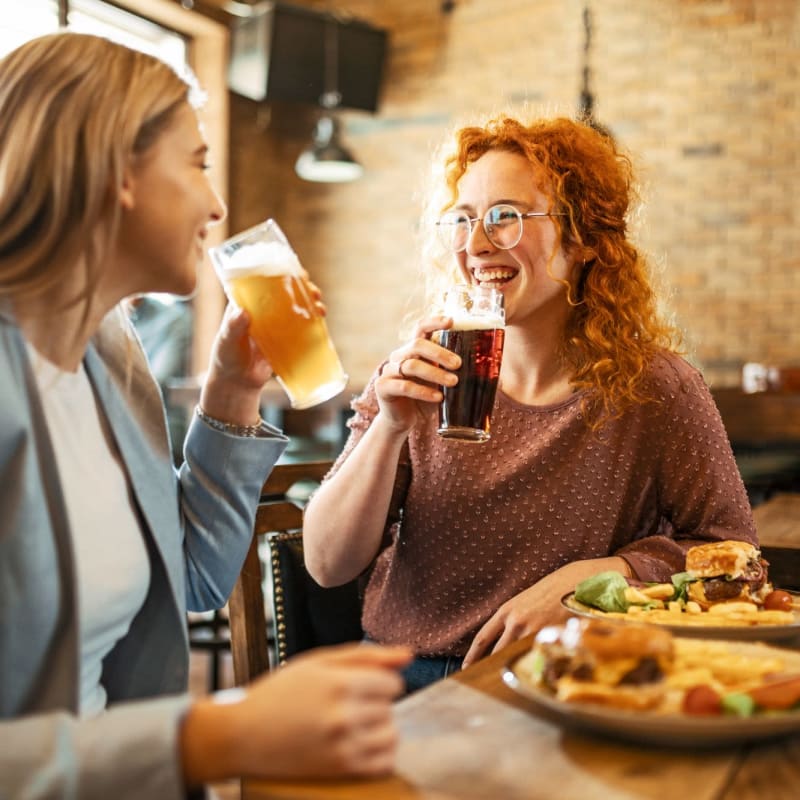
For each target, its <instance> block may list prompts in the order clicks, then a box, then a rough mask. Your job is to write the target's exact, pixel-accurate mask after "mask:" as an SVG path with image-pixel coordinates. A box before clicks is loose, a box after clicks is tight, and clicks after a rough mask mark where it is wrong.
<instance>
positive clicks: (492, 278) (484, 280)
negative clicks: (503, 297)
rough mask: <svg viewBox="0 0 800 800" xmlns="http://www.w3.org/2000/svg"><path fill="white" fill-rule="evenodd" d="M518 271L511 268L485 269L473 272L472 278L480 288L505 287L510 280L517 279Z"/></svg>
mask: <svg viewBox="0 0 800 800" xmlns="http://www.w3.org/2000/svg"><path fill="white" fill-rule="evenodd" d="M516 275H517V270H515V269H512V268H511V267H485V268H480V267H479V268H477V269H473V270H472V277H473V278H474V279H475V282H476V283H477V284H478V285H479V286H491V287H493V288H497V287H498V286H505V284H507V283H508V282H509V281H510V280H512V279H513V278H515V277H516Z"/></svg>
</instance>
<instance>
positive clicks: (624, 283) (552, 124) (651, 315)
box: [421, 114, 680, 428]
mask: <svg viewBox="0 0 800 800" xmlns="http://www.w3.org/2000/svg"><path fill="white" fill-rule="evenodd" d="M490 150H501V151H506V152H511V153H517V154H520V155H522V156H524V157H525V158H527V159H528V161H529V162H530V163H531V164H532V165H533V166H534V167H535V168H536V171H537V174H538V175H539V176H541V178H540V180H541V184H540V185H539V187H538V188H539V189H540V190H541V191H543V192H545V193H546V194H547V195H548V197H549V201H550V207H551V208H553V209H556V210H557V211H559V212H561V213H564V214H565V216H563V217H554V218H553V223H554V225H555V227H556V232H557V243H556V248H555V250H554V252H553V254H552V255H551V258H552V257H555V254H556V251H557V250H558V249H559V248H570V247H578V248H580V251H581V252H582V253H584V254H586V259H585V261H584V262H583V264H582V266H581V265H579V266H578V268H577V269H576V270H575V271H574V277H573V278H572V279H570V280H569V281H564V284H565V289H566V292H567V300H568V302H569V303H570V305H571V306H572V314H571V315H570V319H569V322H568V324H567V326H566V330H565V336H564V340H563V342H562V347H561V351H562V358H563V360H564V363H565V364H566V365H567V366H568V367H569V369H570V372H571V375H572V385H573V386H574V387H575V388H577V389H584V390H587V391H586V400H585V402H584V407H585V410H586V412H587V414H588V415H589V418H590V425H591V426H592V427H593V428H599V427H600V425H601V423H602V421H603V420H607V419H609V418H613V417H617V416H619V415H620V413H621V412H622V411H623V410H624V409H625V408H626V407H627V406H629V405H631V404H635V403H641V402H646V401H647V400H650V399H652V398H650V397H649V396H648V393H647V390H646V386H645V378H646V368H647V366H648V364H649V363H650V362H651V361H652V359H653V357H654V356H655V355H656V354H657V353H659V352H663V351H664V350H669V351H673V352H676V347H677V345H678V342H679V340H680V335H679V333H678V331H677V330H676V329H675V328H673V327H672V326H671V325H670V324H669V323H668V322H667V321H665V320H663V319H662V318H661V316H660V314H659V311H658V303H657V299H656V295H655V292H654V290H653V287H652V285H651V282H650V278H649V270H648V265H647V260H646V258H645V257H644V255H643V254H642V253H641V252H640V251H639V250H638V249H637V248H636V247H635V246H634V244H633V243H632V242H631V241H630V240H629V238H628V235H627V218H628V215H629V213H630V210H631V207H632V205H633V202H634V200H636V199H637V196H636V188H635V183H634V175H633V167H632V164H631V161H630V159H629V157H628V156H627V155H626V154H625V153H623V152H622V151H621V149H620V148H619V146H618V145H617V143H616V142H615V141H614V139H613V138H612V137H611V136H610V135H609V134H608V133H607V132H605V131H602V130H599V129H597V128H596V127H594V126H592V125H590V124H589V123H587V122H583V121H579V120H573V119H569V118H566V117H557V118H554V119H536V120H533V121H531V122H521V121H519V120H518V119H516V118H514V117H511V116H508V115H506V114H500V115H498V116H495V117H493V118H490V119H488V120H486V121H484V122H482V123H479V124H474V125H467V126H464V127H461V128H459V129H458V130H456V132H455V135H454V136H453V137H452V138H451V140H450V142H449V143H448V144H447V145H446V146H445V148H443V149H442V150H440V152H439V153H438V154H437V158H438V162H439V163H438V165H437V167H436V168H435V179H436V189H435V191H434V192H433V193H432V194H431V195H430V200H429V203H428V205H427V208H426V209H425V221H424V223H423V225H422V226H421V227H422V228H423V229H426V230H427V231H431V230H432V229H433V228H434V225H433V221H434V220H435V219H437V218H438V217H439V216H440V215H441V213H442V211H444V210H445V209H447V208H449V207H450V206H452V204H453V203H454V202H455V200H456V198H457V194H458V182H459V180H460V179H461V177H462V176H463V175H464V173H465V172H466V171H467V169H468V168H469V166H470V165H471V164H473V163H474V162H475V161H477V160H478V159H479V158H480V157H481V156H482V155H484V154H485V153H487V152H489V151H490ZM423 252H424V255H425V261H424V263H425V269H426V287H427V294H428V300H429V301H431V300H433V299H434V296H435V295H436V294H438V293H439V292H440V291H441V288H442V286H443V285H444V284H446V283H448V282H449V281H452V280H453V278H454V277H455V275H456V274H457V272H456V269H457V268H456V265H455V261H454V259H453V257H452V255H451V254H448V253H446V252H444V250H443V249H442V248H441V247H440V246H439V245H437V244H436V243H435V241H434V239H433V237H430V236H429V237H428V239H427V240H426V244H425V249H424V251H423Z"/></svg>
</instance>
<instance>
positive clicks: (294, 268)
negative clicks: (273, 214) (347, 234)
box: [209, 219, 347, 408]
mask: <svg viewBox="0 0 800 800" xmlns="http://www.w3.org/2000/svg"><path fill="white" fill-rule="evenodd" d="M209 253H210V255H211V261H212V262H213V264H214V268H215V269H216V271H217V275H218V276H219V279H220V280H221V282H222V285H223V287H224V288H225V293H226V294H227V295H228V298H229V299H230V300H231V301H232V302H234V303H235V304H236V305H237V306H239V307H240V308H243V309H245V310H246V311H247V312H248V313H249V314H250V335H251V336H252V337H253V339H254V340H255V341H256V343H257V344H258V346H259V348H261V351H262V353H263V354H264V357H265V358H266V359H267V360H268V361H269V362H270V364H271V365H272V369H273V370H274V372H275V377H276V378H277V379H278V382H279V383H280V384H281V386H282V387H283V388H284V390H285V392H286V394H287V395H288V397H289V402H290V403H291V405H292V408H309V407H311V406H314V405H317V404H318V403H322V402H323V401H325V400H328V399H329V398H331V397H333V396H334V395H337V394H339V392H341V391H342V389H344V387H345V385H346V384H347V375H345V373H344V370H343V369H342V364H341V362H340V361H339V356H338V355H337V354H336V350H335V348H334V346H333V342H332V341H331V338H330V336H329V335H328V326H327V325H326V324H325V318H324V317H322V316H320V314H319V312H318V311H317V310H316V307H315V305H314V300H313V298H312V297H311V296H310V294H309V292H308V287H307V285H306V282H305V280H304V279H303V276H302V272H301V267H300V261H299V260H298V258H297V256H296V255H295V253H294V250H292V248H291V246H290V245H289V242H288V240H287V239H286V236H284V234H283V231H282V230H281V229H280V228H279V227H278V224H277V223H276V222H275V220H272V219H270V220H267V221H266V222H262V223H261V224H259V225H256V226H255V227H253V228H249V229H248V230H246V231H244V232H243V233H240V234H238V235H237V236H234V237H232V238H231V239H228V240H227V241H225V242H223V243H222V244H221V245H219V246H218V247H213V248H211V249H210V250H209Z"/></svg>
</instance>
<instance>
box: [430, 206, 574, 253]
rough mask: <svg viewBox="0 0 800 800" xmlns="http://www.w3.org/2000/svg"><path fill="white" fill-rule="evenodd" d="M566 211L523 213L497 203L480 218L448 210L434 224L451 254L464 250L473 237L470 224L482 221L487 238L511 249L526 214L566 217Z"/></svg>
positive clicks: (517, 241) (499, 246) (501, 248)
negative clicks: (564, 212)
mask: <svg viewBox="0 0 800 800" xmlns="http://www.w3.org/2000/svg"><path fill="white" fill-rule="evenodd" d="M565 216H566V214H558V213H555V212H553V213H551V212H549V211H528V212H527V213H525V214H523V213H521V212H520V211H517V209H516V208H514V206H510V205H507V204H505V203H500V204H499V205H496V206H492V207H491V208H490V209H489V210H488V211H487V212H486V213H485V214H484V215H483V219H481V218H480V217H470V216H469V214H466V213H465V212H463V211H448V212H447V213H446V214H444V215H443V216H442V218H441V219H440V220H439V221H438V222H437V223H436V232H437V234H438V236H439V241H440V242H441V243H442V245H443V246H444V247H446V248H447V249H448V250H450V251H451V252H453V253H460V252H461V251H462V250H466V249H467V242H469V237H470V236H472V226H473V225H474V224H475V223H476V222H478V221H481V222H482V223H483V229H484V231H486V238H487V239H488V240H489V241H490V242H491V243H492V244H493V245H494V246H495V247H497V248H499V249H500V250H510V249H511V248H512V247H516V246H517V245H518V244H519V240H520V239H521V238H522V220H524V219H528V218H529V217H565Z"/></svg>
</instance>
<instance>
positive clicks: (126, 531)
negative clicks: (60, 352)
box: [28, 345, 150, 716]
mask: <svg viewBox="0 0 800 800" xmlns="http://www.w3.org/2000/svg"><path fill="white" fill-rule="evenodd" d="M28 352H29V354H30V357H31V363H32V364H33V371H34V374H35V375H36V381H37V383H38V386H39V391H40V393H41V397H42V405H43V407H44V413H45V417H46V420H47V426H48V428H49V431H50V438H51V439H52V443H53V449H54V451H55V457H56V464H57V466H58V472H59V476H60V478H61V487H62V490H63V492H64V501H65V504H66V508H67V517H68V519H69V523H70V528H71V530H72V545H73V551H74V558H75V574H76V583H77V587H78V588H77V596H78V625H79V634H80V635H79V638H80V693H79V706H78V707H79V711H80V714H81V716H94V715H95V714H98V713H99V712H101V711H102V710H103V709H104V708H105V706H106V691H105V689H104V688H103V686H102V684H101V683H100V679H101V673H102V669H103V663H102V662H103V658H105V656H106V655H107V654H108V653H109V651H110V650H111V649H112V648H113V647H114V645H115V644H116V642H117V641H119V639H121V638H122V637H123V636H124V635H125V634H126V633H127V631H128V629H129V627H130V624H131V622H132V620H133V618H134V617H135V616H136V614H137V613H138V611H139V609H140V608H141V607H142V603H143V602H144V599H145V596H146V594H147V589H148V586H149V584H150V562H149V560H148V556H147V550H146V547H145V543H144V538H143V535H142V529H141V525H140V523H139V518H138V514H137V511H136V509H135V506H134V503H133V499H132V497H131V493H130V490H129V487H128V479H127V475H126V473H125V469H124V467H123V465H122V461H121V459H120V457H119V453H118V450H117V447H116V444H115V443H114V440H113V438H112V436H111V433H110V431H109V430H108V423H107V421H106V419H105V416H104V415H103V414H101V412H100V409H99V407H98V405H97V402H96V400H95V396H94V392H93V391H92V386H91V384H90V382H89V377H88V375H87V374H86V370H85V368H84V367H83V365H82V364H81V367H80V368H79V369H78V371H77V372H75V373H71V372H63V371H62V370H60V369H59V368H58V367H56V366H55V365H54V364H52V363H50V362H49V361H47V360H46V359H45V358H43V357H42V356H41V355H40V354H39V353H38V352H37V351H36V350H34V349H33V347H31V346H30V345H28Z"/></svg>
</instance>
